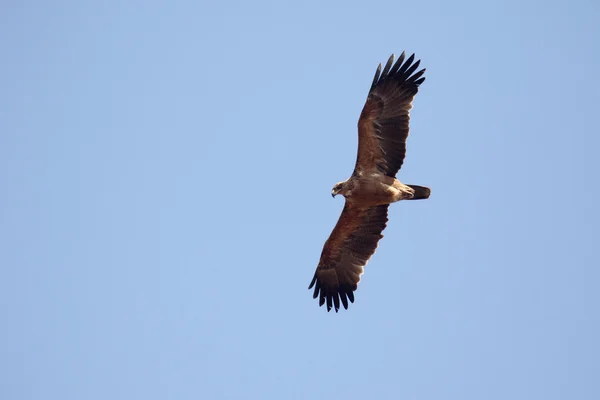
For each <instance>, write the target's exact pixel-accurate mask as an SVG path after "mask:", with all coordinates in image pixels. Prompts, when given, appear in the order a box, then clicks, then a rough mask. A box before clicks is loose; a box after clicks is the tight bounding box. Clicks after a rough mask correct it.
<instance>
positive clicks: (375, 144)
mask: <svg viewBox="0 0 600 400" xmlns="http://www.w3.org/2000/svg"><path fill="white" fill-rule="evenodd" d="M404 58H405V53H404V52H403V53H402V54H401V55H400V58H399V59H398V61H396V63H394V55H393V54H392V56H391V57H390V59H389V60H388V62H387V63H386V65H385V68H384V69H383V72H381V74H380V73H379V71H381V64H380V65H379V68H378V69H377V72H376V73H375V78H374V80H373V84H372V85H371V89H370V91H369V95H368V96H367V101H366V103H365V106H364V108H363V110H362V112H361V115H360V118H359V120H358V155H357V158H356V166H355V169H354V175H357V174H358V173H359V172H361V171H370V170H373V169H374V168H377V169H378V170H379V171H380V172H382V173H383V174H385V175H387V176H391V177H395V176H396V174H397V173H398V170H400V168H401V167H402V164H403V163H404V157H405V156H406V139H407V138H408V135H409V122H410V113H409V111H410V109H411V108H412V102H413V99H414V97H415V95H416V94H417V92H418V91H419V85H421V84H422V83H423V82H424V81H425V77H423V74H424V73H425V69H421V70H420V71H417V72H416V73H415V71H416V70H417V68H418V67H419V65H420V63H421V60H417V61H416V62H414V60H415V55H414V54H412V55H411V56H410V57H408V59H407V60H406V61H404Z"/></svg>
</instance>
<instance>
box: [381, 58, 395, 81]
mask: <svg viewBox="0 0 600 400" xmlns="http://www.w3.org/2000/svg"><path fill="white" fill-rule="evenodd" d="M393 63H394V54H392V55H391V56H390V58H388V61H387V63H385V67H384V68H383V72H382V73H381V79H385V78H386V77H387V75H388V73H389V72H390V68H392V64H393Z"/></svg>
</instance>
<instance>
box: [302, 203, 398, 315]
mask: <svg viewBox="0 0 600 400" xmlns="http://www.w3.org/2000/svg"><path fill="white" fill-rule="evenodd" d="M388 206H389V205H387V204H386V205H381V206H374V207H360V206H357V205H355V204H352V203H349V202H348V201H346V205H345V206H344V210H343V211H342V215H340V219H339V220H338V222H337V224H336V226H335V228H334V229H333V232H331V235H330V236H329V239H327V241H326V242H325V246H323V252H322V253H321V259H320V260H319V265H318V266H317V270H316V272H315V276H314V277H313V279H312V282H311V283H310V286H309V287H308V288H309V289H311V288H312V287H313V286H314V287H315V292H314V295H313V298H317V297H319V306H322V305H323V304H324V303H325V301H327V311H330V310H331V308H332V306H335V311H336V312H337V311H338V310H339V308H340V300H341V301H342V304H343V305H344V308H346V309H348V300H350V302H352V303H353V302H354V293H353V292H354V291H355V290H356V288H357V287H358V282H359V281H360V276H361V275H362V274H363V272H364V266H365V265H366V264H367V261H369V259H370V258H371V256H372V255H373V253H375V249H376V248H377V244H378V242H379V239H381V238H382V237H383V235H382V234H381V232H382V231H383V230H384V229H385V226H386V223H387V220H388V218H387V211H388Z"/></svg>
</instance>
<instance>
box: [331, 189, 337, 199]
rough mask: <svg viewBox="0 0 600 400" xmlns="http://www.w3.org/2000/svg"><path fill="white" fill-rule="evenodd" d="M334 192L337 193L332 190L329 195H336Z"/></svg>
mask: <svg viewBox="0 0 600 400" xmlns="http://www.w3.org/2000/svg"><path fill="white" fill-rule="evenodd" d="M336 194H337V193H336V192H334V191H333V190H332V191H331V197H334V198H335V195H336Z"/></svg>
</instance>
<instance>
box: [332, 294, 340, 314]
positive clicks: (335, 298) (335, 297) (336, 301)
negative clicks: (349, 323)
mask: <svg viewBox="0 0 600 400" xmlns="http://www.w3.org/2000/svg"><path fill="white" fill-rule="evenodd" d="M333 305H334V306H335V312H338V310H339V309H340V296H339V293H334V294H333Z"/></svg>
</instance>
